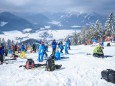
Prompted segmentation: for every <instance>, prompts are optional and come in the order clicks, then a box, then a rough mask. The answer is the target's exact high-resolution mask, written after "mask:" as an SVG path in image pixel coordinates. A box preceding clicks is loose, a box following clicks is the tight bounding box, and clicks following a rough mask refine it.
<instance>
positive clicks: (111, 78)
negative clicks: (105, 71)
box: [108, 71, 115, 83]
mask: <svg viewBox="0 0 115 86" xmlns="http://www.w3.org/2000/svg"><path fill="white" fill-rule="evenodd" d="M108 79H109V81H110V82H112V83H115V71H114V73H110V74H109V76H108Z"/></svg>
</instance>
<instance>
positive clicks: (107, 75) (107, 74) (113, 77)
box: [101, 69, 115, 83]
mask: <svg viewBox="0 0 115 86" xmlns="http://www.w3.org/2000/svg"><path fill="white" fill-rule="evenodd" d="M101 76H102V79H105V80H106V81H108V82H112V83H115V71H114V70H112V69H107V70H103V71H102V72H101Z"/></svg>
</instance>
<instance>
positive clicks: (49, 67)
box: [46, 58, 55, 71]
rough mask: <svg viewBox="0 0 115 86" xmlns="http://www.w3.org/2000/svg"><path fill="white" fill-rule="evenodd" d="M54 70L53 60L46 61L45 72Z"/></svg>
mask: <svg viewBox="0 0 115 86" xmlns="http://www.w3.org/2000/svg"><path fill="white" fill-rule="evenodd" d="M54 70H55V62H54V59H52V58H49V59H48V60H47V61H46V71H54Z"/></svg>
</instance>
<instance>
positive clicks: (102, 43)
mask: <svg viewBox="0 0 115 86" xmlns="http://www.w3.org/2000/svg"><path fill="white" fill-rule="evenodd" d="M100 45H101V46H102V47H104V38H102V40H101V43H100Z"/></svg>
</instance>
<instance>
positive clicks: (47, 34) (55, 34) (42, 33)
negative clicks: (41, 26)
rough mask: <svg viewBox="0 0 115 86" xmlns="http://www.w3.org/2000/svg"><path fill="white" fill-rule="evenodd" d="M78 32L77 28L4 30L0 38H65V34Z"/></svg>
mask: <svg viewBox="0 0 115 86" xmlns="http://www.w3.org/2000/svg"><path fill="white" fill-rule="evenodd" d="M27 30H30V29H25V30H24V31H27ZM75 31H76V32H80V31H79V30H47V29H46V30H38V31H36V32H35V33H31V31H30V32H27V33H25V32H21V31H17V30H15V31H6V32H3V33H4V34H1V35H0V38H4V39H5V40H8V39H11V40H15V41H20V40H22V41H23V40H26V39H30V38H32V39H37V40H39V39H47V40H52V39H57V40H58V39H65V38H66V36H68V35H72V34H73V33H74V32H75Z"/></svg>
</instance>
